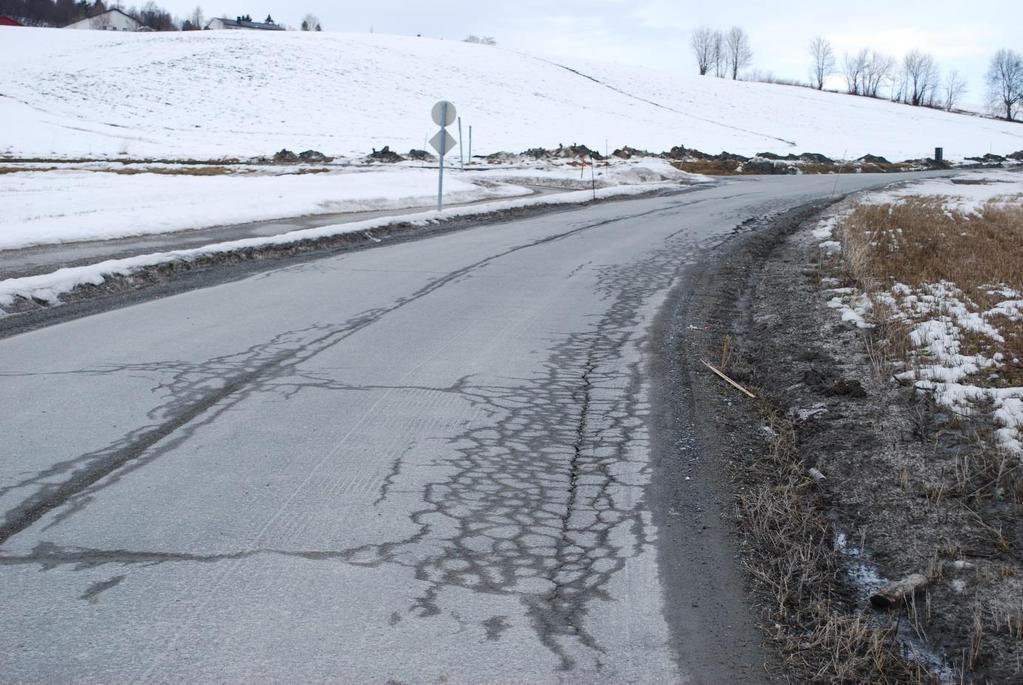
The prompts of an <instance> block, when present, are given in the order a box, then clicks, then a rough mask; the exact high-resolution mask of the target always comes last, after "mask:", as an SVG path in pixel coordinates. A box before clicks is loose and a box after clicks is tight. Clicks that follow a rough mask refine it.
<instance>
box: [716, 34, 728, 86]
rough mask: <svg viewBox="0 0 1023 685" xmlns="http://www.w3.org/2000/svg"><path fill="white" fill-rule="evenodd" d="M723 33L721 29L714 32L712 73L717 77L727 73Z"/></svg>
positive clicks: (722, 76)
mask: <svg viewBox="0 0 1023 685" xmlns="http://www.w3.org/2000/svg"><path fill="white" fill-rule="evenodd" d="M725 53H726V50H725V34H723V33H721V31H715V32H714V49H713V56H714V75H715V76H717V77H718V78H724V77H725V75H726V74H728V59H727V55H726V54H725Z"/></svg>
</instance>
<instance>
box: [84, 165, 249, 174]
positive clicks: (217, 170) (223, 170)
mask: <svg viewBox="0 0 1023 685" xmlns="http://www.w3.org/2000/svg"><path fill="white" fill-rule="evenodd" d="M90 171H95V172H97V173H109V174H117V175H118V176H137V175H139V174H159V175H161V176H224V175H227V174H232V173H236V172H234V171H232V170H231V169H228V168H227V167H226V166H202V167H160V166H156V167H119V168H115V167H111V168H109V169H90Z"/></svg>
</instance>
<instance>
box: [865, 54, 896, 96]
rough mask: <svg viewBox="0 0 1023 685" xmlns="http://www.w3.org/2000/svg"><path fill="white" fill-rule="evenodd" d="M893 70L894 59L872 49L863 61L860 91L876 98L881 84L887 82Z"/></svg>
mask: <svg viewBox="0 0 1023 685" xmlns="http://www.w3.org/2000/svg"><path fill="white" fill-rule="evenodd" d="M893 71H895V60H894V59H893V58H891V57H889V56H888V55H883V54H881V53H880V52H877V51H873V52H871V53H870V56H869V58H868V59H867V60H866V61H865V62H864V70H863V73H862V74H861V83H860V92H861V93H862V94H863V95H866V96H868V97H872V98H876V97H877V96H878V94H879V93H880V92H881V86H882V85H884V84H885V82H887V81H888V80H889V79H890V78H891V75H892V72H893Z"/></svg>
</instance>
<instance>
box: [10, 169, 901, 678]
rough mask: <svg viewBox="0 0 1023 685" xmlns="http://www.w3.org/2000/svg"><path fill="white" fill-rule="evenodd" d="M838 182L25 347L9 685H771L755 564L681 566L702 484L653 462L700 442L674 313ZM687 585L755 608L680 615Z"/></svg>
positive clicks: (153, 307) (715, 542)
mask: <svg viewBox="0 0 1023 685" xmlns="http://www.w3.org/2000/svg"><path fill="white" fill-rule="evenodd" d="M893 180H894V179H892V178H891V177H885V176H880V177H876V176H875V177H872V176H866V175H863V176H855V177H843V179H842V181H843V187H842V189H841V190H843V191H849V190H851V189H858V188H865V187H869V186H878V185H884V184H887V183H890V182H892V181H893ZM833 185H834V179H833V178H831V177H824V176H819V177H777V178H763V179H743V180H740V181H737V182H732V183H726V184H722V185H720V186H718V187H714V188H706V189H701V190H698V191H694V192H690V193H686V194H680V195H676V196H668V197H656V198H648V199H642V200H634V201H627V202H616V203H607V204H602V205H595V206H591V207H587V208H584V209H580V210H578V211H573V212H561V213H557V214H551V215H547V216H539V217H532V218H527V219H524V220H518V221H512V222H507V223H502V224H491V225H484V226H480V227H477V228H473V229H470V230H465V231H461V232H457V233H449V234H445V235H440V236H437V237H434V238H430V239H426V240H421V241H413V242H403V243H398V244H393V245H388V246H383V247H380V248H376V249H369V250H363V251H359V252H353V253H350V254H342V255H340V256H331V257H327V258H324V259H319V260H314V261H308V262H304V263H299V264H295V265H291V266H288V267H284V268H275V269H269V270H266V271H264V272H262V273H258V274H255V275H252V276H249V277H247V278H245V279H243V280H238V281H234V282H229V283H223V284H219V285H213V286H211V287H205V288H201V289H196V290H193V291H190V292H185V293H181V294H177V295H174V296H171V297H166V298H162V299H155V300H152V301H147V302H143V303H140V304H133V305H132V306H127V307H124V308H121V309H114V310H112V311H107V312H104V313H99V314H95V315H93V316H88V317H85V318H80V319H76V320H72V321H67V322H64V323H58V324H55V325H52V326H48V327H45V328H41V329H39V330H35V331H31V332H28V333H23V334H20V335H14V336H12V337H8V338H5V339H2V340H0V403H2V404H0V511H2V512H3V514H2V518H0V603H2V606H3V607H4V609H3V613H2V616H3V625H4V628H3V630H2V631H0V654H2V655H3V657H2V659H0V681H3V682H77V683H87V682H97V683H99V682H185V681H187V682H246V683H254V682H310V681H316V682H361V683H374V682H375V683H388V682H393V683H427V682H451V683H461V682H464V683H481V682H488V683H512V682H516V683H518V682H522V683H549V682H550V683H554V682H565V683H668V682H694V683H696V682H706V683H715V682H758V680H759V678H760V677H761V676H760V675H758V674H762V673H763V671H762V670H760V663H761V661H762V659H763V655H762V654H761V653H760V652H759V647H758V645H757V641H758V638H757V636H756V634H755V632H754V629H753V628H752V625H751V621H750V620H749V617H748V615H747V614H746V612H745V608H744V603H743V598H742V597H741V596H740V594H741V593H738V592H735V591H734V587H735V581H734V579H735V577H736V571H735V569H734V568H724V567H717V568H715V567H712V566H708V565H706V564H705V563H697V561H695V560H694V561H693V562H692V563H691V564H690V565H689V566H688V567H687V566H686V562H685V560H683V561H681V562H679V560H678V559H677V558H676V557H677V555H676V557H672V555H666V554H665V553H664V551H665V547H666V546H671V545H675V544H677V543H678V541H677V540H675V539H666V538H665V536H662V535H660V534H659V531H660V530H662V529H663V528H664V521H665V517H670V516H674V515H675V512H676V511H677V510H678V509H679V508H680V507H684V506H685V504H686V498H687V494H686V491H685V490H676V491H672V492H665V490H666V489H665V488H652V487H651V482H652V481H653V480H654V479H656V478H658V477H659V475H658V470H657V468H655V467H654V466H653V463H654V461H655V459H654V458H653V455H652V452H653V451H654V450H656V449H663V450H669V451H670V450H672V449H681V448H680V447H679V446H680V445H684V444H685V443H686V441H687V436H686V434H685V429H683V428H677V430H678V431H679V432H678V435H674V434H672V435H667V436H665V435H660V436H656V437H658V439H657V440H653V439H652V436H651V431H652V430H654V431H667V432H671V431H672V430H675V429H672V428H671V427H670V426H669V427H668V428H664V427H663V426H662V427H657V426H654V428H653V429H651V421H650V416H651V412H652V408H651V404H650V402H651V400H650V397H651V395H652V393H651V387H652V385H654V384H657V383H663V382H665V379H660V378H657V377H653V376H652V374H651V372H650V369H651V368H654V367H652V366H651V361H652V360H651V355H652V354H660V353H661V352H658V350H660V349H661V347H663V346H658V345H656V344H654V342H655V341H654V342H652V341H651V335H652V332H651V331H652V323H653V322H654V319H655V318H656V317H657V315H658V313H659V312H661V311H663V310H664V309H665V307H667V306H669V305H670V304H671V302H672V300H673V298H678V297H682V296H684V295H685V287H686V282H687V281H686V277H687V273H688V272H689V271H690V270H691V269H692V268H694V267H695V265H696V264H697V262H698V260H700V259H707V258H710V256H711V255H712V254H713V253H712V252H708V249H709V248H710V246H712V245H714V244H716V243H719V242H721V241H722V240H723V239H724V238H726V237H727V236H729V235H730V234H731V233H732V232H733V230H734V229H735V228H736V227H737V226H738V225H740V224H742V223H743V222H744V221H747V220H748V219H750V218H753V217H763V216H765V215H769V214H772V213H776V212H780V211H783V210H786V209H789V208H792V207H795V206H797V205H802V204H805V203H807V202H811V201H814V200H819V199H821V198H826V197H827V196H828V195H830V194H831V192H832V188H833ZM0 325H2V324H0ZM684 325H685V322H684V321H674V322H671V325H670V327H674V330H676V332H677V331H678V330H680V327H682V328H681V330H684ZM662 394H663V393H662ZM669 394H670V393H669ZM661 409H662V413H663V408H661ZM669 413H670V412H669ZM661 423H663V422H661ZM659 445H660V446H663V447H658V446H659ZM662 456H663V457H664V458H662V459H658V460H656V461H657V462H658V463H661V464H664V463H667V464H669V466H670V463H671V455H670V454H669V455H662ZM658 468H665V467H664V466H660V467H658ZM691 487H704V486H703V485H701V484H698V483H694V484H693V485H692V486H691ZM706 487H711V486H710V485H706ZM673 530H674V528H673ZM698 533H699V532H696V531H694V536H695V535H697V534H698ZM683 534H684V533H683ZM705 537H707V538H708V539H707V540H706V543H705V544H706V545H709V546H716V547H717V548H720V549H721V550H725V551H724V552H723V553H722V554H721V555H719V557H720V558H727V550H728V545H729V542H728V540H727V534H726V533H725V532H717V533H715V536H714V539H709V538H710V536H705ZM700 544H704V541H703V540H701V542H700ZM668 558H671V559H672V563H671V564H670V565H669V564H667V562H666V559H668ZM702 558H703V559H704V560H705V559H706V557H702ZM680 563H681V567H680V566H679V564H680ZM693 574H700V576H701V578H703V585H704V586H706V584H707V583H708V582H710V583H712V584H713V583H714V582H716V579H717V578H721V579H722V580H721V585H720V587H723V588H730V591H729V592H728V593H725V595H726V596H721V597H717V598H715V601H714V602H709V603H707V605H706V607H704V608H701V607H700V606H696V605H695V603H694V606H692V607H688V606H685V607H679V606H669V603H668V600H667V598H669V597H675V596H679V593H673V592H671V591H670V590H671V588H672V587H674V586H678V585H685V584H686V583H687V582H691V579H692V577H693ZM708 579H709V580H708ZM722 592H723V591H722ZM683 595H684V593H683ZM708 612H713V613H708ZM714 621H717V622H718V623H721V624H722V625H721V626H719V627H720V628H721V633H720V635H721V637H720V639H717V640H715V641H714V643H713V644H710V645H705V643H706V642H707V641H706V640H704V641H703V642H702V643H701V642H700V641H699V640H696V641H695V642H694V641H693V639H692V633H693V632H694V627H699V626H701V625H707V624H708V622H714ZM725 622H727V625H723V624H724V623H725ZM692 644H700V645H701V647H700V649H701V650H702V651H704V652H705V651H707V650H711V651H714V653H713V654H707V653H701V654H697V655H694V654H693V650H692V649H690V648H687V645H688V646H690V647H691V645H692Z"/></svg>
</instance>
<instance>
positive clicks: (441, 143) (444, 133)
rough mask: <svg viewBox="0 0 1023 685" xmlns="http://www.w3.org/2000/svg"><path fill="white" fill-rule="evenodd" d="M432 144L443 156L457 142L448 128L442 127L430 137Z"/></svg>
mask: <svg viewBox="0 0 1023 685" xmlns="http://www.w3.org/2000/svg"><path fill="white" fill-rule="evenodd" d="M430 145H431V146H432V147H433V149H434V150H436V151H437V154H439V155H440V156H441V157H443V156H444V155H446V154H447V153H449V152H451V150H453V149H454V147H455V145H457V143H456V141H455V137H454V136H453V135H451V134H450V133H448V130H447V129H446V128H442V129H441V130H439V131H437V134H436V135H435V136H434V137H433V138H430Z"/></svg>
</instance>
